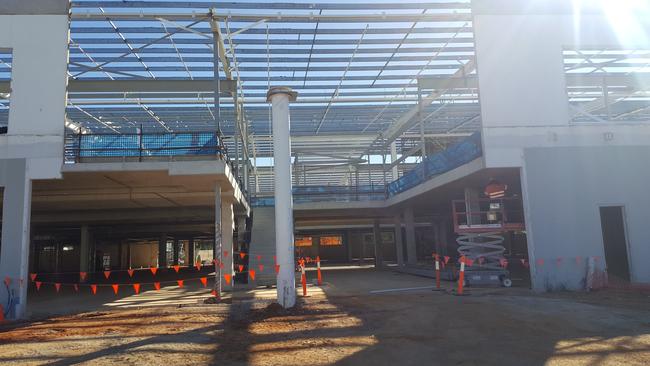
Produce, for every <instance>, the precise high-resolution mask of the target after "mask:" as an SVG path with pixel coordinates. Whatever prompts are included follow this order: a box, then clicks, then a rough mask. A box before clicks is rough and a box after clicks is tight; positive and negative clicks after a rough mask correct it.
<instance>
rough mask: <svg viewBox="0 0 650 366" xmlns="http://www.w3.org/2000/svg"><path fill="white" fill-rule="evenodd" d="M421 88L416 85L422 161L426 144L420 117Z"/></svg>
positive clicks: (421, 107) (424, 157)
mask: <svg viewBox="0 0 650 366" xmlns="http://www.w3.org/2000/svg"><path fill="white" fill-rule="evenodd" d="M423 108H424V106H423V105H422V89H420V88H419V87H418V120H419V121H420V145H421V148H422V153H421V154H422V161H424V159H426V158H427V144H426V141H425V138H424V120H423V119H422V112H423V110H422V109H423Z"/></svg>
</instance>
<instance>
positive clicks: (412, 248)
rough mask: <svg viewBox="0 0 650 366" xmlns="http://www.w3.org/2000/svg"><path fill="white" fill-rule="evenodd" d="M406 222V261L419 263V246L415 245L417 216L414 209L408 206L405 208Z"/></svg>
mask: <svg viewBox="0 0 650 366" xmlns="http://www.w3.org/2000/svg"><path fill="white" fill-rule="evenodd" d="M404 222H405V224H406V262H407V263H408V264H413V265H414V264H417V261H418V257H417V248H416V245H415V217H414V216H413V209H412V208H410V207H408V208H407V209H406V210H404Z"/></svg>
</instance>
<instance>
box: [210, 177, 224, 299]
mask: <svg viewBox="0 0 650 366" xmlns="http://www.w3.org/2000/svg"><path fill="white" fill-rule="evenodd" d="M221 251H222V245H221V186H220V185H219V184H217V185H216V186H215V187H214V245H213V247H212V257H213V258H212V259H215V260H217V261H218V262H216V263H215V266H214V273H215V279H214V291H216V292H217V294H218V295H219V296H221V291H222V290H223V271H222V270H221V266H220V265H219V263H221V260H222V259H223V253H222V252H221Z"/></svg>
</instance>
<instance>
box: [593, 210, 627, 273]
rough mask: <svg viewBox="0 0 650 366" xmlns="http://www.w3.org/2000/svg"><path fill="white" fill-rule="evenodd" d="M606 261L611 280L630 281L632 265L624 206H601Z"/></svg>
mask: <svg viewBox="0 0 650 366" xmlns="http://www.w3.org/2000/svg"><path fill="white" fill-rule="evenodd" d="M600 224H601V229H602V232H603V245H604V247H605V263H606V264H607V274H608V277H609V280H610V282H611V281H624V282H630V265H629V259H628V250H627V235H626V230H625V212H624V207H623V206H607V207H600Z"/></svg>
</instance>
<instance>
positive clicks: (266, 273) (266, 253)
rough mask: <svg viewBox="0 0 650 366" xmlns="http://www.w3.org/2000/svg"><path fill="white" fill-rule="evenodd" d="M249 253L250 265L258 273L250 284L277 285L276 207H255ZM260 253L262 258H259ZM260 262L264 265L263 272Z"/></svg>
mask: <svg viewBox="0 0 650 366" xmlns="http://www.w3.org/2000/svg"><path fill="white" fill-rule="evenodd" d="M249 255H250V257H249V261H248V266H249V268H250V269H254V270H255V272H256V273H257V274H256V276H255V277H256V278H255V281H249V285H251V286H252V285H255V286H268V285H275V261H274V259H273V256H275V207H255V208H253V226H252V228H251V243H250V249H249ZM258 255H259V256H261V260H258V259H257V256H258ZM259 264H262V265H263V266H264V270H263V271H262V272H260V270H259ZM250 282H253V283H250Z"/></svg>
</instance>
